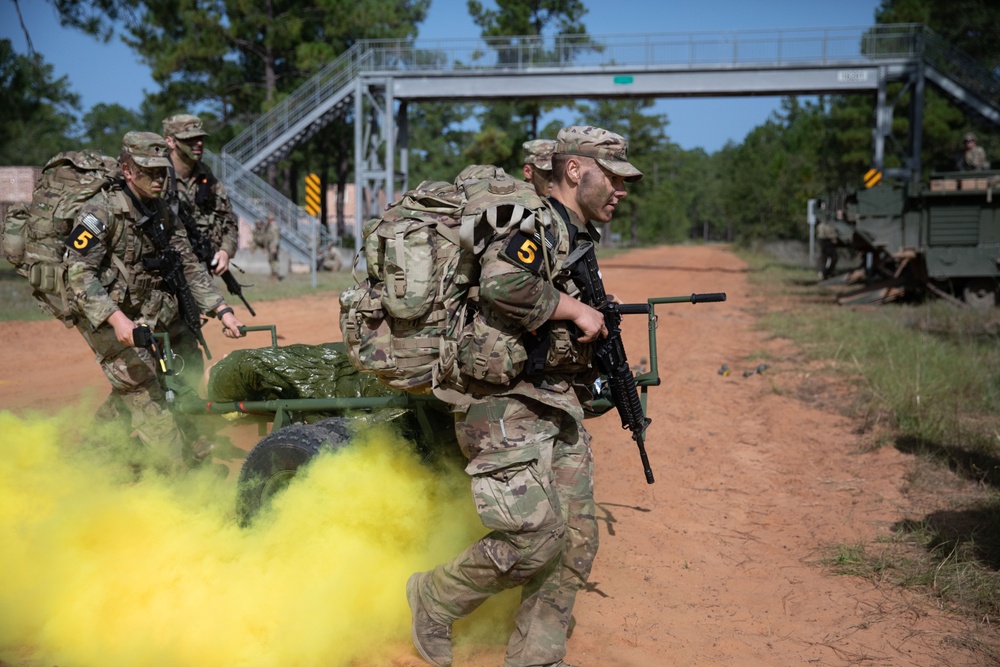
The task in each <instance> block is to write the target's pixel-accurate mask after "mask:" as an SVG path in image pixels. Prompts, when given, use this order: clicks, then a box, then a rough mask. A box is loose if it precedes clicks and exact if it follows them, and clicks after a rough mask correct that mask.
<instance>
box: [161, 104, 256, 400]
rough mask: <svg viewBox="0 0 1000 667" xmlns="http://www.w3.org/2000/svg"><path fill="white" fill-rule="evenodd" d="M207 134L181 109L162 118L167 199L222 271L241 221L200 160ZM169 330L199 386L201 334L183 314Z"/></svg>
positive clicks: (199, 250)
mask: <svg viewBox="0 0 1000 667" xmlns="http://www.w3.org/2000/svg"><path fill="white" fill-rule="evenodd" d="M207 136H208V132H206V131H205V128H204V125H203V124H202V122H201V119H200V118H198V117H197V116H193V115H191V114H178V115H176V116H170V117H169V118H164V119H163V138H164V139H165V140H166V143H167V148H168V149H169V152H168V154H167V159H169V160H170V167H169V172H168V174H169V175H168V179H167V195H168V197H167V201H168V202H169V203H170V206H171V208H172V209H173V210H174V212H175V214H176V215H178V217H179V218H180V222H181V223H182V224H183V225H184V228H185V230H186V231H187V234H188V239H189V240H190V241H191V245H192V247H193V248H194V250H195V253H196V254H197V255H198V258H199V259H200V260H201V261H202V262H207V264H209V265H210V267H211V268H210V271H211V273H212V274H214V275H216V276H218V275H222V274H223V273H225V272H226V271H228V270H229V268H230V266H229V262H230V260H231V259H232V258H233V257H234V256H235V255H236V251H237V249H238V248H239V220H238V219H237V217H236V214H235V213H233V207H232V204H230V202H229V196H228V195H227V194H226V188H225V186H223V185H222V183H221V182H219V180H218V179H217V178H216V177H215V175H214V174H213V173H212V170H211V169H209V168H208V166H207V165H206V164H205V163H204V162H203V161H202V153H203V151H204V149H205V137H207ZM167 333H169V335H170V344H171V346H172V348H173V351H174V353H175V354H177V355H180V357H181V359H183V368H182V369H181V374H182V376H183V377H184V378H185V380H186V381H187V382H188V383H189V384H192V385H195V386H197V384H198V383H199V382H200V381H201V377H202V374H203V373H204V370H205V362H204V359H203V358H202V351H201V349H200V348H199V347H198V339H197V338H196V337H195V336H194V335H193V334H192V333H191V331H190V330H189V329H188V328H187V327H186V326H185V324H184V322H183V321H181V320H180V318H174V320H173V321H172V322H170V323H168V325H167Z"/></svg>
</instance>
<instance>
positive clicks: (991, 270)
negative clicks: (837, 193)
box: [820, 171, 1000, 307]
mask: <svg viewBox="0 0 1000 667" xmlns="http://www.w3.org/2000/svg"><path fill="white" fill-rule="evenodd" d="M830 215H834V212H831V213H830ZM841 217H842V220H839V221H836V220H831V221H829V222H827V223H826V224H827V225H828V226H829V229H828V230H827V231H828V232H829V233H828V234H827V235H826V236H827V240H828V244H826V245H827V248H829V247H830V246H833V247H840V248H844V247H847V248H850V249H851V250H854V251H856V252H858V253H859V254H860V255H861V257H862V258H863V261H862V262H861V266H860V267H859V268H858V269H857V270H856V271H853V272H851V273H849V274H846V275H843V276H839V277H835V278H830V279H829V280H827V284H838V283H839V284H847V285H850V286H851V289H850V290H849V291H846V292H843V293H841V294H840V295H839V296H838V301H839V302H841V303H876V302H885V301H892V300H897V299H912V298H922V297H924V296H926V295H927V293H933V294H935V295H938V296H941V297H944V298H951V299H960V300H962V301H964V302H966V303H968V304H969V305H972V306H976V307H990V306H994V305H996V304H997V295H998V293H1000V171H976V172H969V171H964V172H942V173H935V174H934V175H933V176H932V177H931V178H930V180H929V181H928V182H926V183H921V184H912V183H906V184H898V183H884V184H882V185H878V186H876V187H872V188H869V189H865V190H859V191H857V192H855V193H853V194H851V195H849V196H848V197H847V199H846V204H845V207H844V209H843V210H842V212H841ZM823 224H824V223H822V222H821V226H822V225H823ZM820 261H821V266H826V265H829V263H830V262H829V257H826V256H825V255H824V254H822V253H821V258H820ZM824 277H825V276H824Z"/></svg>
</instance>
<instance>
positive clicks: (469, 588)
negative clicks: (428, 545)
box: [420, 396, 598, 667]
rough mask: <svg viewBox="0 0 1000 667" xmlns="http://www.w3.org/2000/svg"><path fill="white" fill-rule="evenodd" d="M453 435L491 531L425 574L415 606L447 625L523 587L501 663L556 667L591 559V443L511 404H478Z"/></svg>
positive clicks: (552, 418) (594, 534)
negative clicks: (420, 601)
mask: <svg viewBox="0 0 1000 667" xmlns="http://www.w3.org/2000/svg"><path fill="white" fill-rule="evenodd" d="M455 427H456V433H457V435H458V441H459V445H460V446H461V447H462V451H463V452H464V453H465V455H466V456H467V457H468V458H469V465H468V467H467V468H466V472H467V473H469V475H471V477H472V493H473V498H474V500H475V503H476V510H477V511H478V513H479V517H480V519H481V520H482V522H483V525H484V526H485V527H486V528H488V529H489V530H490V532H489V534H487V535H486V536H485V537H483V538H481V539H480V540H478V541H477V542H476V543H475V544H473V545H472V546H470V547H469V548H468V549H466V550H465V551H464V552H463V553H461V554H459V555H458V556H457V557H456V558H454V559H453V560H452V561H450V562H448V563H444V564H443V565H439V566H438V567H436V568H435V569H434V570H432V571H431V572H430V575H429V576H428V577H425V578H424V581H425V582H426V584H425V585H424V586H422V587H421V589H422V590H421V591H420V595H421V598H422V599H423V601H424V603H425V604H426V605H427V609H428V612H429V613H430V615H431V616H432V617H433V618H434V619H435V620H437V621H438V622H441V623H445V624H447V625H450V624H451V623H452V622H454V621H455V620H456V619H458V618H461V617H463V616H466V615H468V614H469V613H471V612H472V611H473V610H474V609H475V608H476V607H478V606H479V605H480V604H482V602H484V601H485V600H486V599H487V598H488V597H490V596H491V595H494V594H496V593H499V592H500V591H503V590H505V589H508V588H512V587H514V586H522V587H523V588H522V593H521V604H520V607H519V609H518V612H517V618H516V619H515V629H514V632H513V634H512V635H511V637H510V640H509V642H508V644H507V654H506V658H505V661H504V664H505V665H506V666H507V667H529V666H535V665H551V664H555V663H558V662H559V661H560V660H562V658H563V657H564V656H565V655H566V635H567V631H568V628H569V622H570V617H571V615H572V613H573V603H574V601H575V599H576V594H577V592H578V591H579V590H580V588H582V587H583V585H584V584H585V583H586V581H587V578H588V577H589V576H590V569H591V566H592V564H593V562H594V557H595V555H596V554H597V544H598V531H597V521H596V518H595V507H594V485H593V470H594V458H593V453H592V452H591V449H590V434H589V433H587V431H586V429H585V428H584V427H583V424H582V423H581V422H579V421H577V420H575V419H573V418H572V417H570V416H569V415H567V414H566V413H565V412H563V411H561V410H558V409H555V408H551V407H547V406H543V405H542V404H540V403H538V402H535V401H533V400H530V399H526V398H521V397H517V396H507V397H494V398H490V399H487V400H485V401H483V402H482V403H477V404H475V405H473V406H471V407H470V409H469V410H468V412H466V413H464V414H459V415H458V416H457V417H456V424H455Z"/></svg>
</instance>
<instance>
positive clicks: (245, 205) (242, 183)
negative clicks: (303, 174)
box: [203, 150, 330, 264]
mask: <svg viewBox="0 0 1000 667" xmlns="http://www.w3.org/2000/svg"><path fill="white" fill-rule="evenodd" d="M203 159H204V160H205V162H206V163H207V164H208V166H209V167H210V168H211V169H212V172H213V173H214V174H215V175H216V177H218V178H219V180H221V181H222V182H223V184H225V186H226V191H227V193H228V195H229V198H230V200H231V201H232V203H233V206H234V207H236V208H237V209H238V210H239V212H240V213H241V214H242V215H243V217H245V218H246V219H247V220H249V221H250V222H251V223H252V222H255V221H258V220H265V219H266V218H267V216H268V215H273V216H274V219H275V220H276V221H279V224H278V229H279V230H280V232H281V245H282V248H284V249H285V250H287V251H288V252H289V253H290V254H291V255H292V258H293V259H295V260H296V261H299V262H303V263H306V264H314V254H313V244H314V240H313V236H314V235H316V239H315V242H316V244H317V246H318V248H324V247H326V245H328V244H329V242H330V241H329V238H328V237H329V233H328V232H327V229H326V227H325V226H324V225H320V224H318V221H317V220H316V218H315V217H313V216H311V215H309V214H308V213H306V211H305V209H303V208H302V207H301V206H298V205H297V204H295V203H293V202H292V201H291V200H289V199H288V198H287V197H285V196H284V195H283V194H281V193H280V192H278V191H277V190H275V189H274V188H272V187H271V186H270V185H269V184H268V183H267V182H266V181H265V180H263V179H262V178H260V177H259V176H257V174H255V173H253V172H252V171H250V170H249V169H245V168H244V167H243V165H242V164H240V163H239V162H237V161H236V160H235V159H233V158H232V157H231V156H229V155H227V154H225V153H223V154H222V155H218V154H215V153H212V152H211V151H207V150H206V151H205V152H204V154H203Z"/></svg>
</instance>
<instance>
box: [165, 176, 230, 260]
mask: <svg viewBox="0 0 1000 667" xmlns="http://www.w3.org/2000/svg"><path fill="white" fill-rule="evenodd" d="M171 173H172V174H173V175H174V176H173V177H172V178H171V181H170V182H171V184H172V185H170V187H175V188H176V197H177V204H178V207H179V208H180V211H179V212H180V213H181V214H182V215H183V217H182V218H181V219H182V220H187V216H190V222H185V225H187V224H191V222H193V224H194V227H195V228H196V229H197V230H198V232H200V233H201V236H202V238H204V239H205V240H206V241H208V245H209V247H210V249H211V253H212V255H214V254H215V253H217V252H218V251H219V250H225V251H226V254H228V255H229V256H230V257H235V256H236V251H237V250H238V249H239V243H240V238H239V237H240V230H239V222H238V220H237V219H236V215H235V214H234V213H233V207H232V204H230V203H229V195H227V194H226V188H225V186H223V185H222V183H220V182H219V180H218V179H216V178H215V176H214V175H213V174H212V170H211V169H209V168H208V167H207V166H206V165H205V164H204V163H202V162H201V161H199V162H196V163H195V165H194V169H193V170H192V171H191V175H190V176H189V177H188V178H186V179H182V178H180V177H179V176H177V175H176V172H174V171H173V170H172V169H171ZM206 179H207V182H208V183H211V184H212V185H211V188H210V189H208V190H206V191H205V194H204V195H202V201H200V206H199V199H198V190H199V188H200V187H201V183H202V182H203V181H205V180H206ZM174 195H175V193H171V194H170V196H171V198H173V196H174ZM206 195H207V196H206Z"/></svg>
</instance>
